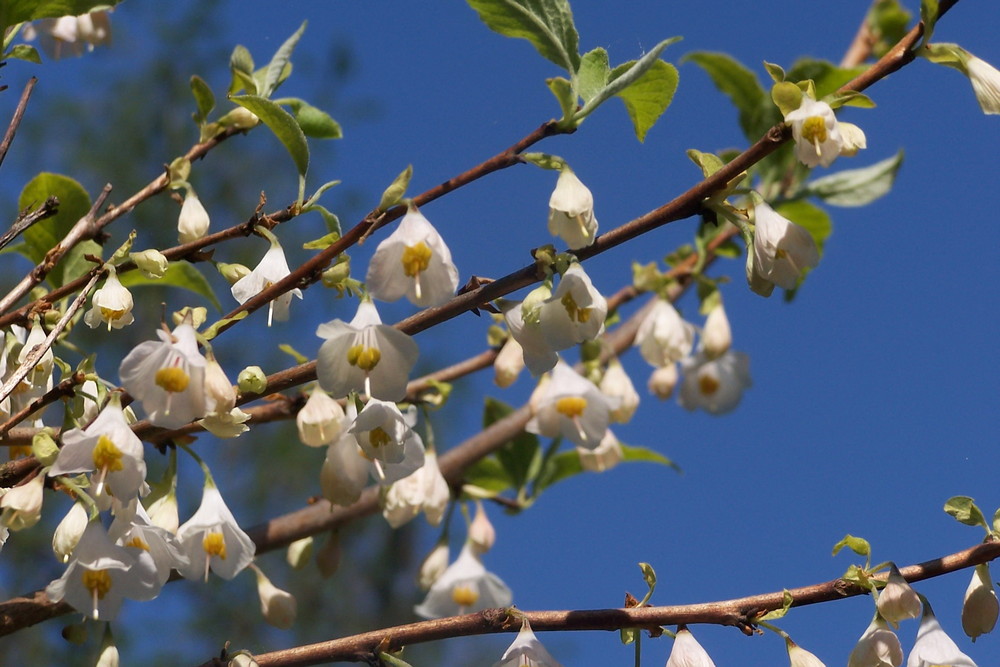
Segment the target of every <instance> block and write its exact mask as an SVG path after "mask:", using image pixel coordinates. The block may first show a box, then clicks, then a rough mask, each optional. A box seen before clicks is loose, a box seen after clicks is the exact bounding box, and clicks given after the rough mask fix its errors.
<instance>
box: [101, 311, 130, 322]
mask: <svg viewBox="0 0 1000 667" xmlns="http://www.w3.org/2000/svg"><path fill="white" fill-rule="evenodd" d="M100 311H101V317H103V318H104V321H105V322H107V323H108V324H111V323H112V322H117V321H118V320H120V319H121V318H122V317H123V316H124V315H125V311H124V310H114V309H112V308H101V309H100Z"/></svg>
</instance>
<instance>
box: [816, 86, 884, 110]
mask: <svg viewBox="0 0 1000 667" xmlns="http://www.w3.org/2000/svg"><path fill="white" fill-rule="evenodd" d="M823 101H824V102H826V103H827V104H829V105H830V108H831V109H839V108H840V107H858V108H860V109H874V108H875V102H873V101H872V99H871V98H870V97H868V96H867V95H865V94H864V93H859V92H858V91H856V90H845V91H844V92H842V93H833V94H831V95H827V96H826V97H824V98H823Z"/></svg>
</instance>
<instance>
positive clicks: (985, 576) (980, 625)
mask: <svg viewBox="0 0 1000 667" xmlns="http://www.w3.org/2000/svg"><path fill="white" fill-rule="evenodd" d="M998 614H1000V603H998V601H997V593H996V590H994V588H993V581H992V579H991V578H990V567H989V565H987V564H986V563H982V564H980V565H977V566H976V569H975V571H974V572H973V573H972V581H970V582H969V587H968V588H967V589H966V590H965V601H964V602H963V603H962V629H963V630H965V634H967V635H969V637H971V638H972V641H976V638H977V637H978V636H979V635H984V634H986V633H987V632H991V631H992V630H993V628H994V627H995V626H996V624H997V615H998Z"/></svg>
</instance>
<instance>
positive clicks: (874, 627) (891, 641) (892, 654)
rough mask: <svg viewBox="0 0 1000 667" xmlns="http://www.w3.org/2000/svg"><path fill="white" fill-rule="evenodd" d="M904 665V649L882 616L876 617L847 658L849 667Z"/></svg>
mask: <svg viewBox="0 0 1000 667" xmlns="http://www.w3.org/2000/svg"><path fill="white" fill-rule="evenodd" d="M901 664H903V647H902V646H901V645H900V643H899V638H898V637H897V636H896V633H894V632H893V631H892V630H890V629H889V626H888V625H886V622H885V621H884V620H882V617H881V616H878V615H876V616H875V619H874V620H872V622H871V624H870V625H869V626H868V628H867V629H866V630H865V631H864V634H862V635H861V639H859V640H858V643H857V644H855V645H854V648H853V649H852V650H851V655H850V656H849V657H848V658H847V667H899V666H900V665H901Z"/></svg>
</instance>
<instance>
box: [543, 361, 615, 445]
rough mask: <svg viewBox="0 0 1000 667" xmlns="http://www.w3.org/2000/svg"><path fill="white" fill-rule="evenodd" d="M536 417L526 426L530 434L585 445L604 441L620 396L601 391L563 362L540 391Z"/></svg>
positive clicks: (557, 366) (553, 371)
mask: <svg viewBox="0 0 1000 667" xmlns="http://www.w3.org/2000/svg"><path fill="white" fill-rule="evenodd" d="M540 391H541V393H540V395H539V396H538V399H537V401H536V403H535V405H536V406H537V407H536V408H535V409H534V416H533V417H532V418H531V420H530V421H528V423H527V424H526V425H525V427H524V429H525V430H526V431H528V432H529V433H537V434H539V435H544V436H545V437H547V438H555V437H559V436H561V437H563V438H566V439H567V440H569V441H570V442H572V443H574V444H576V445H579V446H581V447H587V448H588V449H594V448H595V447H597V445H599V444H600V442H601V439H602V438H603V437H604V433H605V431H607V430H608V423H609V422H610V421H611V411H612V410H614V408H615V407H617V403H618V401H617V399H611V398H608V397H607V396H605V395H604V394H602V393H601V390H600V389H598V388H597V387H596V386H595V385H594V383H593V382H591V381H590V380H588V379H587V378H585V377H583V376H581V375H580V374H579V373H577V372H576V371H574V370H573V369H572V368H570V366H568V365H567V364H566V363H565V362H563V361H560V362H559V363H558V364H556V367H555V368H554V369H552V378H551V380H549V381H548V382H547V383H546V384H545V385H544V387H543V388H542V389H541V390H540Z"/></svg>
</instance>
